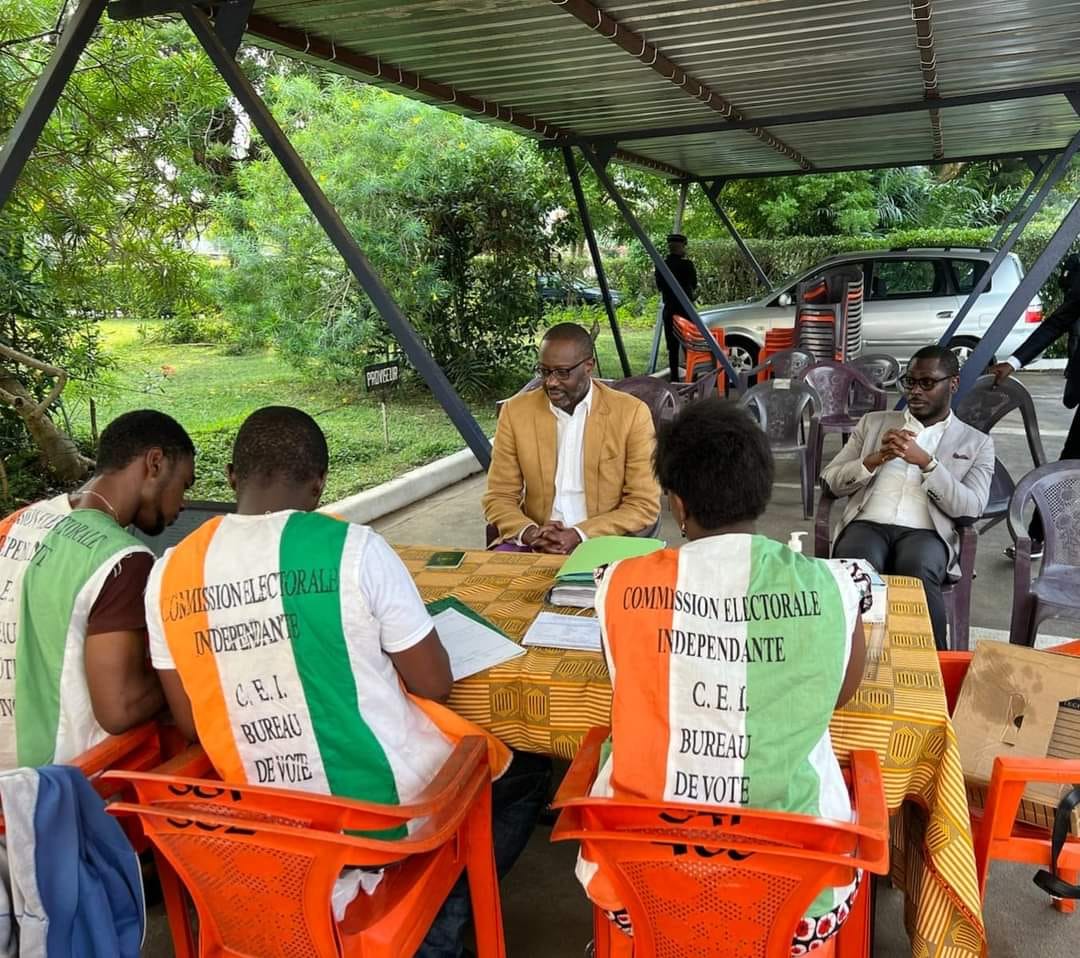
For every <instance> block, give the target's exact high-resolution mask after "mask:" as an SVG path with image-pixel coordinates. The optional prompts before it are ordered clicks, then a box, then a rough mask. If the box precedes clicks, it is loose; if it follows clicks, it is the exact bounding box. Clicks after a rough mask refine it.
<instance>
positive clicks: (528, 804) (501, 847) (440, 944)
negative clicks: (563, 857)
mask: <svg viewBox="0 0 1080 958" xmlns="http://www.w3.org/2000/svg"><path fill="white" fill-rule="evenodd" d="M550 785H551V759H549V758H547V757H546V756H543V755H531V754H529V753H528V752H515V753H514V761H513V762H512V763H511V765H510V768H508V769H507V770H506V774H504V775H503V776H502V778H500V779H499V780H498V781H497V782H492V784H491V811H492V838H493V839H494V843H495V867H496V869H498V872H499V878H502V877H503V876H504V875H505V874H506V873H507V872H508V871H509V870H510V867H511V866H512V865H513V864H514V862H516V861H517V859H518V856H519V855H520V854H521V853H522V851H524V849H525V846H526V845H527V844H528V842H529V836H530V835H532V832H533V829H534V828H535V827H536V820H537V818H538V817H539V816H540V812H541V810H542V809H543V807H544V804H545V803H546V802H547V796H548V788H549V786H550ZM470 917H471V909H470V908H469V884H468V880H467V878H466V876H465V875H462V876H461V878H459V879H458V882H457V884H456V885H455V886H454V887H453V889H452V890H451V892H450V894H449V895H448V896H447V899H446V901H445V902H443V906H442V909H441V910H440V911H439V914H438V915H436V916H435V921H434V922H433V923H432V925H431V928H430V929H429V930H428V933H427V937H426V938H424V943H423V944H422V945H421V946H420V950H419V951H418V952H417V953H416V958H460V955H461V954H462V953H463V952H464V949H465V943H464V938H465V927H466V925H468V923H469V918H470Z"/></svg>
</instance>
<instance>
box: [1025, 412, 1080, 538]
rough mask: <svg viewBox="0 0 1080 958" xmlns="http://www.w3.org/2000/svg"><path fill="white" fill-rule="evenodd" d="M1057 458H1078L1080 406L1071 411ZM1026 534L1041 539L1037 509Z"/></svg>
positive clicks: (1079, 455)
mask: <svg viewBox="0 0 1080 958" xmlns="http://www.w3.org/2000/svg"><path fill="white" fill-rule="evenodd" d="M1058 458H1059V459H1080V406H1077V407H1076V410H1075V412H1074V413H1073V421H1072V425H1071V426H1069V434H1068V436H1066V437H1065V446H1064V448H1063V449H1062V450H1061V455H1060V456H1058ZM1028 535H1029V536H1031V538H1032V540H1033V541H1034V542H1042V541H1043V521H1042V516H1041V515H1039V510H1038V509H1036V510H1035V514H1034V515H1033V516H1032V517H1031V524H1030V525H1029V526H1028Z"/></svg>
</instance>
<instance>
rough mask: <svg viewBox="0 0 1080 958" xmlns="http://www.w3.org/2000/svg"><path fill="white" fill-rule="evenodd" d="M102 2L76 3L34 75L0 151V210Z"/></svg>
mask: <svg viewBox="0 0 1080 958" xmlns="http://www.w3.org/2000/svg"><path fill="white" fill-rule="evenodd" d="M106 3H107V0H82V2H81V3H80V4H79V6H78V7H76V9H75V12H74V13H73V14H72V15H71V17H70V18H69V19H68V22H67V23H66V24H65V25H64V31H63V33H62V34H61V35H60V40H59V42H58V43H57V44H56V49H55V50H53V54H52V56H51V57H49V62H48V63H47V64H46V65H45V70H44V72H43V73H42V74H41V76H40V77H38V81H37V85H36V86H35V87H34V91H33V93H31V94H30V99H29V100H27V102H26V106H25V107H23V111H22V113H21V114H19V119H18V120H17V121H16V122H15V126H13V127H12V129H11V132H10V133H9V134H8V138H7V142H6V143H5V144H4V151H3V152H2V153H0V210H2V209H3V208H4V204H5V203H7V200H8V197H9V196H10V195H11V191H12V190H13V189H14V188H15V181H16V180H18V178H19V174H20V173H21V172H22V170H23V167H24V166H25V165H26V161H27V160H28V159H29V158H30V154H31V153H32V152H33V150H34V146H35V145H36V144H37V141H38V137H40V136H41V131H42V130H43V129H45V124H46V123H47V122H48V120H49V117H50V116H52V112H53V110H54V109H56V104H57V103H58V102H59V100H60V94H61V93H63V92H64V87H65V86H67V82H68V80H69V79H70V78H71V73H72V71H73V70H74V69H75V64H76V63H78V62H79V57H80V56H82V52H83V50H85V49H86V45H87V44H88V43H89V42H90V37H92V36H93V34H94V30H95V29H96V28H97V25H98V22H99V21H100V20H101V15H102V13H104V11H105V4H106Z"/></svg>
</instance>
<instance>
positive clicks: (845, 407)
mask: <svg viewBox="0 0 1080 958" xmlns="http://www.w3.org/2000/svg"><path fill="white" fill-rule="evenodd" d="M802 380H803V382H805V383H807V384H808V385H809V386H811V387H812V388H813V390H814V391H815V392H816V393H817V394H818V396H819V397H820V399H821V428H820V429H819V430H818V434H817V445H816V446H815V447H814V457H815V465H814V473H815V475H816V474H817V473H818V472H820V471H821V457H822V451H823V447H824V444H825V433H828V432H837V433H840V435H841V437H842V439H843V441H844V442H847V440H848V436H850V435H851V434H852V433H853V432H854V431H855V427H856V426H858V425H859V420H860V419H861V418H862V416H861V414H860V415H856V414H854V413H853V412H852V409H851V403H852V399H853V398H854V395H855V390H856V389H859V390H860V391H861V392H862V393H863V394H864V395H866V396H869V397H871V398H872V400H873V403H874V405H873V409H874V410H875V411H880V410H883V409H884V408H885V405H886V402H887V401H888V395H887V393H886V392H885V391H884V390H883V389H878V387H877V386H875V385H874V384H873V383H872V382H871V381H870V380H869V379H867V378H866V377H865V376H864V375H863V374H862V373H861V372H859V370H857V369H855V368H854V367H853V366H850V365H848V364H846V363H838V362H836V361H834V360H829V359H826V360H823V361H821V362H819V363H814V365H813V366H810V367H809V368H808V369H805V370H803V373H802Z"/></svg>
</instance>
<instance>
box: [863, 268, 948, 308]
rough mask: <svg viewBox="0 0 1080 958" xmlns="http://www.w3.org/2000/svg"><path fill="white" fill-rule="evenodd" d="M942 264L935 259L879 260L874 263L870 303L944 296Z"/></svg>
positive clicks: (946, 285)
mask: <svg viewBox="0 0 1080 958" xmlns="http://www.w3.org/2000/svg"><path fill="white" fill-rule="evenodd" d="M947 288H948V284H947V283H946V280H945V264H944V263H942V262H941V260H935V259H879V260H877V261H876V262H875V263H874V278H873V280H872V281H871V285H870V299H871V300H879V301H880V300H889V299H919V298H922V297H925V296H944V295H945V293H946V290H947Z"/></svg>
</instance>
